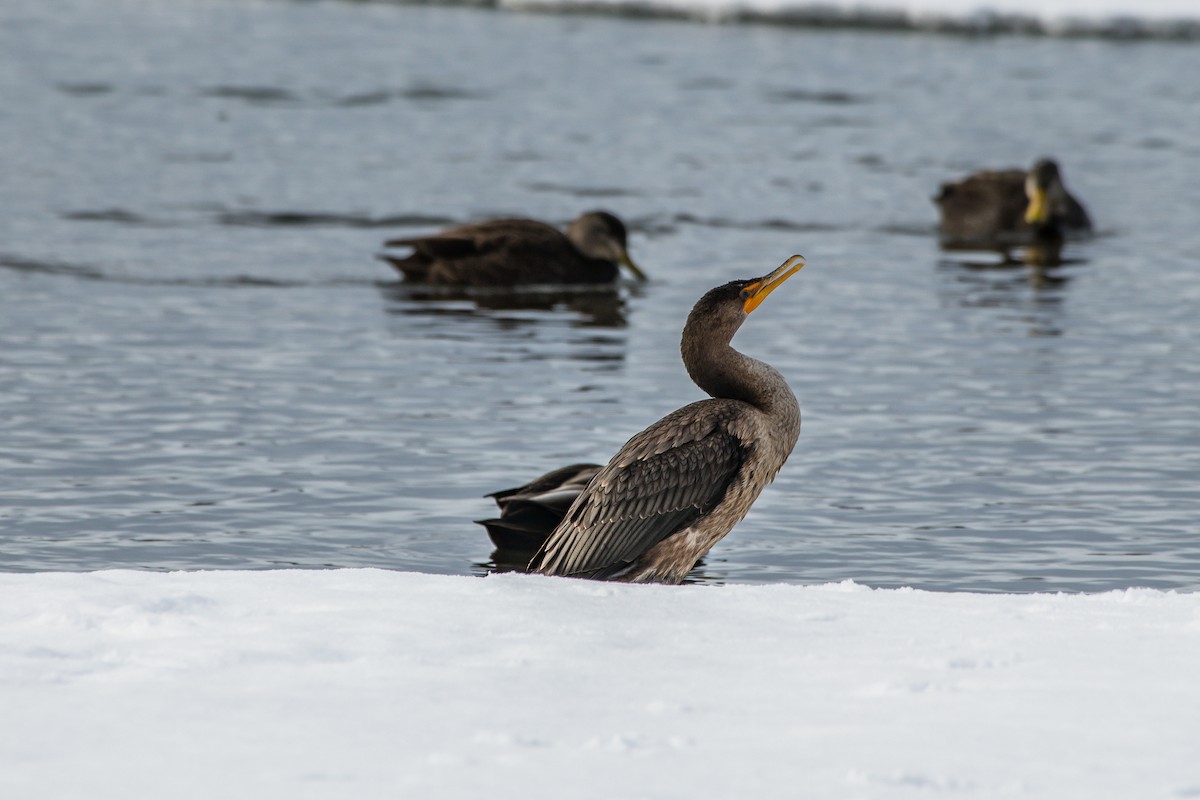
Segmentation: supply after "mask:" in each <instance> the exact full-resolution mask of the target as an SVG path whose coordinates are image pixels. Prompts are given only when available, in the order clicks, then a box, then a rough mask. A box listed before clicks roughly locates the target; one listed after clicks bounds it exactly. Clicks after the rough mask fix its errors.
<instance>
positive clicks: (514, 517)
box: [476, 464, 600, 552]
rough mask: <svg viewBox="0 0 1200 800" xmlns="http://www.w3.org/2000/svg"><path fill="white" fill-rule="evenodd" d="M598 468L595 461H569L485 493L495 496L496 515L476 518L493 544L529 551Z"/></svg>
mask: <svg viewBox="0 0 1200 800" xmlns="http://www.w3.org/2000/svg"><path fill="white" fill-rule="evenodd" d="M599 471H600V465H599V464H571V465H570V466H566V467H560V468H558V469H555V470H551V471H550V472H547V473H546V474H545V475H539V476H538V477H536V478H534V479H533V480H531V481H530V482H529V483H526V484H525V485H523V486H515V487H513V488H512V489H501V490H500V491H498V492H492V493H491V494H489V495H486V496H487V497H491V498H493V499H495V501H496V505H497V506H499V508H500V516H499V517H498V518H496V519H481V520H476V522H478V523H479V524H480V525H482V526H484V527H485V528H487V532H488V536H489V537H490V538H491V540H492V543H493V544H495V545H496V547H500V548H503V549H505V550H524V551H527V552H533V551H534V550H536V549H538V548H539V547H541V546H542V543H543V542H545V541H546V537H547V536H549V535H550V532H551V531H553V530H554V529H555V528H557V527H558V525H559V523H561V522H562V520H563V516H565V515H566V513H567V509H568V508H570V507H571V504H572V503H574V502H575V498H577V497H579V495H580V494H581V493H582V492H583V489H584V487H585V486H587V485H588V482H589V481H591V479H592V478H594V477H596V473H597V472H599Z"/></svg>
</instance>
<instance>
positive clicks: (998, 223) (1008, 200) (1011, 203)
mask: <svg viewBox="0 0 1200 800" xmlns="http://www.w3.org/2000/svg"><path fill="white" fill-rule="evenodd" d="M933 200H934V202H935V203H936V204H937V206H938V209H939V210H940V212H941V226H940V228H939V232H940V234H941V237H942V241H943V242H944V243H945V244H947V245H950V246H955V245H965V246H970V245H980V246H1000V247H1005V246H1012V245H1021V244H1029V243H1032V242H1038V241H1048V240H1056V239H1062V238H1063V237H1064V236H1070V235H1073V234H1078V233H1084V232H1087V231H1090V230H1091V229H1092V221H1091V219H1090V218H1089V217H1088V213H1087V211H1086V210H1085V209H1084V207H1083V205H1082V204H1081V203H1080V202H1079V201H1078V200H1076V199H1075V198H1074V197H1073V196H1072V195H1071V194H1070V192H1068V191H1067V189H1066V187H1065V186H1063V182H1062V175H1061V174H1060V172H1059V169H1058V165H1057V164H1056V163H1055V162H1053V161H1051V160H1050V159H1042V160H1041V161H1038V162H1037V163H1036V164H1034V165H1033V167H1032V168H1031V169H1029V170H1019V169H1008V170H996V171H984V172H976V173H974V174H972V175H968V176H967V177H966V178H963V179H962V180H960V181H955V182H953V183H944V184H942V188H941V192H940V193H939V194H938V196H937V197H935V198H934V199H933Z"/></svg>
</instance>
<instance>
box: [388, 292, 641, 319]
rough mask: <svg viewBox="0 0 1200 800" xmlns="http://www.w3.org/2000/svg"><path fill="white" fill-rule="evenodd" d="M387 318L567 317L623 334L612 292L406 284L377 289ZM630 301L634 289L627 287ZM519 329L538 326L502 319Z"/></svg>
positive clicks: (620, 308)
mask: <svg viewBox="0 0 1200 800" xmlns="http://www.w3.org/2000/svg"><path fill="white" fill-rule="evenodd" d="M379 290H380V293H381V294H382V295H383V298H384V300H385V301H386V305H385V307H384V310H385V311H386V312H387V313H389V314H402V315H408V316H428V317H440V318H445V317H463V316H467V317H477V316H486V317H489V318H492V319H495V318H496V316H495V314H494V313H493V312H497V311H546V312H561V311H568V312H571V313H572V314H574V315H575V316H576V324H577V325H578V326H580V327H588V328H624V327H625V326H626V324H627V323H626V319H625V298H624V297H623V296H622V294H621V292H620V291H618V290H617V289H616V288H615V287H612V286H602V287H601V286H597V287H587V288H579V289H564V288H552V289H551V288H548V289H545V290H541V289H522V290H517V291H511V290H494V289H462V288H458V287H440V286H420V285H415V284H408V283H403V282H399V283H384V284H379ZM630 292H631V293H632V294H634V295H636V294H638V293H639V292H640V288H639V287H631V288H630ZM507 319H509V320H511V321H513V322H514V323H517V324H521V325H534V324H537V323H538V322H539V318H538V317H536V316H518V317H509V318H507Z"/></svg>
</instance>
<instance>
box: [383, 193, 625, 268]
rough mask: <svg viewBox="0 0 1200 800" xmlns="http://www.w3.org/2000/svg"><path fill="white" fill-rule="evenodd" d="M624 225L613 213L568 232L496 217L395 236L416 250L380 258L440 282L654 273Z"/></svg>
mask: <svg viewBox="0 0 1200 800" xmlns="http://www.w3.org/2000/svg"><path fill="white" fill-rule="evenodd" d="M627 240H628V234H627V232H626V230H625V225H624V223H622V222H621V220H619V219H617V218H616V217H615V216H613V215H612V214H609V213H608V212H606V211H592V212H589V213H587V214H583V215H582V216H580V217H578V218H576V219H575V220H573V221H572V222H571V223H570V224H569V225H568V226H567V229H566V232H565V233H564V232H562V231H560V230H558V229H557V228H555V227H553V226H551V225H547V224H546V223H544V222H538V221H537V220H532V219H493V220H488V221H486V222H474V223H470V224H467V225H459V226H457V227H454V228H447V229H446V230H444V231H441V232H439V233H436V234H433V235H431V236H413V237H405V238H402V239H392V240H390V241H388V242H386V243H385V246H386V247H411V248H412V253H411V254H409V255H408V256H404V257H399V256H393V255H389V254H386V253H384V254H381V255H380V256H379V257H380V258H381V259H383V260H384V261H386V262H388V263H389V264H391V265H392V266H393V267H395V268H396V269H397V270H399V271H400V272H401V273H402V274H403V275H404V277H405V279H406V280H409V281H414V282H418V283H426V284H434V285H440V286H499V287H511V286H521V285H528V284H589V283H612V282H614V281H615V280H616V279H617V273H618V265H624V266H625V267H627V268H628V269H629V270H630V272H632V273H633V275H634V277H635V278H637V279H638V280H645V278H646V276H645V275H644V274H643V273H642V271H641V270H640V269H638V267H637V265H636V264H635V263H634V262H633V259H631V258H630V257H629V252H628V241H627Z"/></svg>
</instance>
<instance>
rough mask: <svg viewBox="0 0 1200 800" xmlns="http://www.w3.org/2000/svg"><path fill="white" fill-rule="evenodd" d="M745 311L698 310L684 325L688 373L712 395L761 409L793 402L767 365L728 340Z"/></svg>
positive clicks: (783, 383)
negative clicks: (732, 314)
mask: <svg viewBox="0 0 1200 800" xmlns="http://www.w3.org/2000/svg"><path fill="white" fill-rule="evenodd" d="M744 319H745V314H744V313H741V311H740V309H739V314H738V316H737V317H732V318H731V317H729V316H725V315H720V316H718V317H717V318H716V319H714V317H713V315H710V314H706V313H698V309H693V311H692V314H691V315H690V316H689V317H688V321H687V324H686V325H684V328H683V338H682V340H681V342H680V346H679V349H680V352H681V354H682V355H683V364H684V366H685V367H686V368H687V372H688V375H689V376H690V377H691V379H692V380H693V381H694V382H695V384H696V385H697V386H699V387H700V388H701V389H703V390H704V391H705V392H707V393H708V394H709V395H711V396H712V397H717V398H725V399H730V400H742V401H743V402H746V403H749V404H750V405H752V406H755V407H757V408H759V409H761V410H763V411H766V412H771V411H774V410H776V409H777V408H779V407H780V405H781V404H783V405H787V406H789V407H790V406H795V405H796V396H795V395H794V394H792V391H791V389H790V388H788V385H787V382H786V381H784V379H783V376H782V375H780V374H779V372H778V371H777V370H776V369H775V368H774V367H772V366H771V365H770V364H767V363H765V362H762V361H759V360H758V359H756V358H751V357H750V356H748V355H746V354H744V353H741V352H739V351H737V350H735V349H734V348H733V346H732V345H731V344H730V342H731V341H732V340H733V336H734V334H736V333H737V331H738V328H740V327H741V324H742V321H743V320H744Z"/></svg>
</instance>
